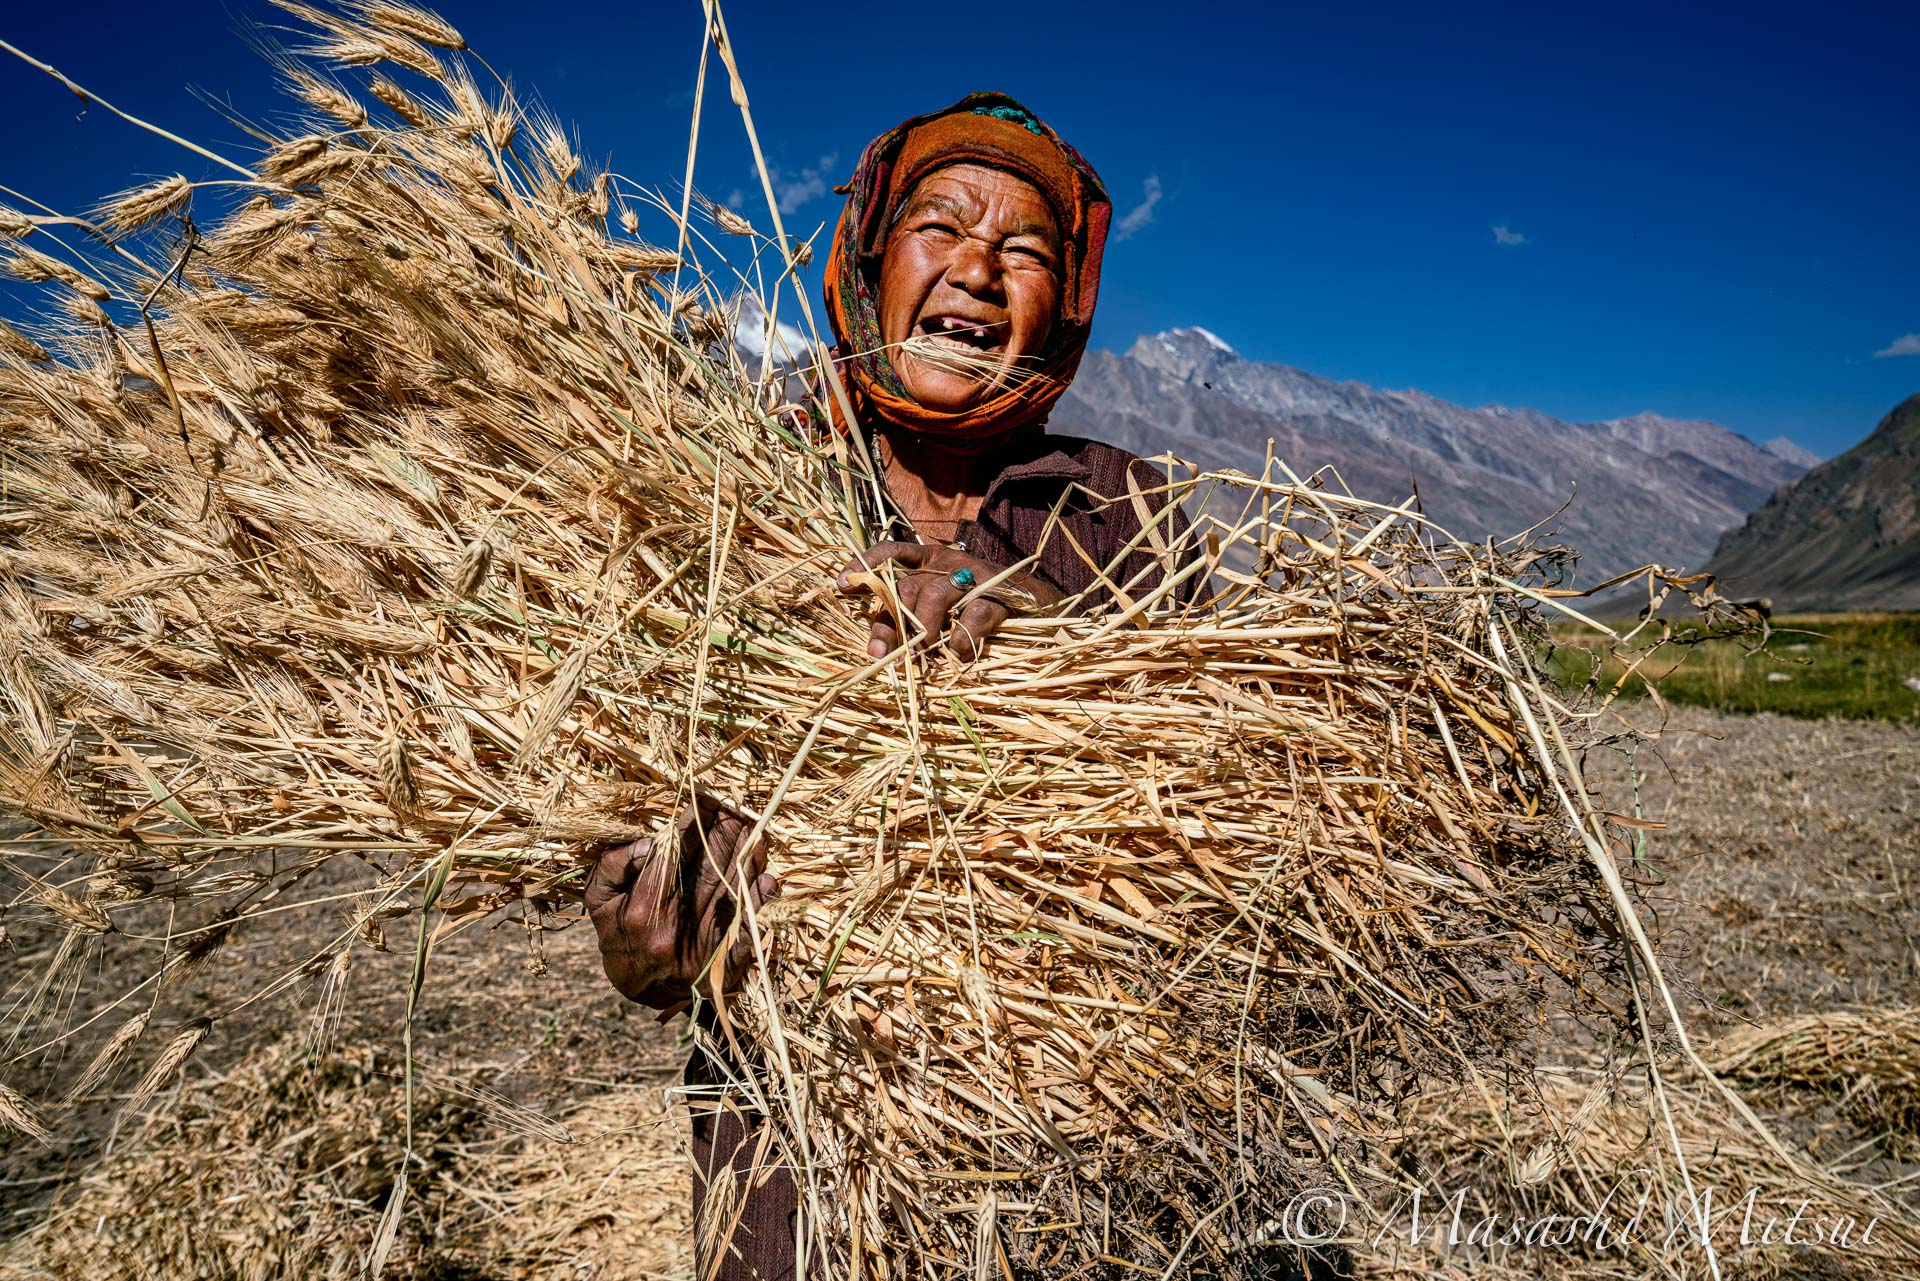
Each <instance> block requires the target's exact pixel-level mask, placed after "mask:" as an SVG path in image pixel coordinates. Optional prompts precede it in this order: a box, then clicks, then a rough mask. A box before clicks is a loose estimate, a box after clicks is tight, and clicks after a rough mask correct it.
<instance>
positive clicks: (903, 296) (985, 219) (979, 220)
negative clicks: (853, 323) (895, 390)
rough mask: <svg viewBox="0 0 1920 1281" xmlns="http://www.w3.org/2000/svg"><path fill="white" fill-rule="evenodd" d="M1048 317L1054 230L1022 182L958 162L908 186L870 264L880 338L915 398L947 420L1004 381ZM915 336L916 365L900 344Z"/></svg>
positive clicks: (1056, 269) (1041, 334)
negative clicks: (880, 253)
mask: <svg viewBox="0 0 1920 1281" xmlns="http://www.w3.org/2000/svg"><path fill="white" fill-rule="evenodd" d="M1059 310H1060V229H1059V226H1058V224H1057V223H1056V222H1055V221H1054V217H1053V210H1052V208H1051V207H1049V205H1048V204H1047V201H1046V198H1045V197H1044V196H1042V195H1041V194H1040V192H1039V190H1038V189H1037V188H1036V187H1035V186H1034V185H1033V184H1032V183H1030V182H1028V181H1027V180H1026V179H1024V178H1017V177H1015V176H1014V175H1012V174H1010V173H1006V172H1004V171H1002V170H999V169H989V168H987V167H986V166H985V165H973V164H960V165H949V166H948V167H946V168H944V169H939V170H936V171H934V172H933V173H930V174H928V175H927V176H926V177H925V178H922V179H921V180H920V181H919V183H917V184H916V185H915V186H914V189H913V191H912V193H911V194H910V195H909V196H908V197H907V202H906V205H905V207H904V208H903V209H902V211H901V214H900V216H899V218H898V219H897V220H896V221H895V222H894V226H893V231H892V232H891V233H890V234H889V235H888V237H887V249H886V255H885V257H884V258H883V259H882V260H881V264H880V337H881V341H883V342H885V343H886V344H887V353H888V355H889V356H890V357H891V359H892V361H893V368H894V371H895V372H896V373H898V374H899V376H900V381H901V382H902V383H903V384H904V385H905V386H906V389H907V392H908V394H910V395H911V396H912V397H913V398H914V399H915V400H916V401H918V402H919V403H920V404H922V405H924V406H925V407H926V408H928V409H932V410H940V411H947V412H951V411H954V410H960V409H965V408H967V407H968V406H969V405H971V404H973V403H974V402H975V401H977V400H979V399H980V398H981V397H982V396H983V395H985V394H987V393H988V392H990V391H992V390H994V389H996V388H998V387H1001V386H1004V385H1008V384H1010V383H1011V382H1013V381H1015V380H1016V379H1017V376H1018V371H1020V370H1031V369H1033V368H1034V367H1035V366H1036V365H1037V363H1038V362H1037V360H1036V359H1035V358H1036V357H1037V356H1038V355H1039V353H1040V351H1041V349H1042V347H1044V346H1045V344H1046V341H1047V336H1048V335H1049V334H1050V333H1052V332H1053V322H1054V319H1055V317H1056V316H1057V315H1058V314H1059ZM916 336H917V337H918V339H919V341H918V342H916V344H915V346H923V345H924V346H926V347H927V348H928V350H927V353H926V354H925V355H924V356H923V355H921V354H919V353H916V352H915V351H914V350H913V348H910V347H905V346H902V344H904V343H905V342H906V341H907V340H908V339H909V338H915V337H916ZM943 348H944V349H946V350H951V351H952V352H953V353H954V359H953V360H952V361H948V360H942V359H940V352H941V351H942V349H943Z"/></svg>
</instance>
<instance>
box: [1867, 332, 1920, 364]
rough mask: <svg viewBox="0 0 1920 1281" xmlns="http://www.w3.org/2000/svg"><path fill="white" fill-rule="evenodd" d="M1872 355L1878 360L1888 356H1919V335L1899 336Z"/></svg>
mask: <svg viewBox="0 0 1920 1281" xmlns="http://www.w3.org/2000/svg"><path fill="white" fill-rule="evenodd" d="M1873 354H1874V355H1875V356H1876V357H1878V358H1880V359H1885V358H1886V357H1888V356H1920V334H1901V335H1900V336H1899V337H1898V338H1896V339H1894V340H1893V341H1892V342H1890V343H1888V344H1887V345H1886V346H1884V347H1882V348H1881V349H1880V350H1879V351H1876V352H1874V353H1873Z"/></svg>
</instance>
